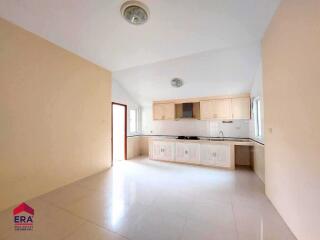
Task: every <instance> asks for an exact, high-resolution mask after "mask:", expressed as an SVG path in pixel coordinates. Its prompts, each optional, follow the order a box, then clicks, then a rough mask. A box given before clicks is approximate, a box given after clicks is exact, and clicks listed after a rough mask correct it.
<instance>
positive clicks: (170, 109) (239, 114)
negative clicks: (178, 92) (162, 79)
mask: <svg viewBox="0 0 320 240" xmlns="http://www.w3.org/2000/svg"><path fill="white" fill-rule="evenodd" d="M199 102H200V104H199ZM183 103H193V115H194V116H193V118H194V119H195V118H197V119H201V120H237V119H250V96H249V94H245V95H238V96H226V97H210V98H209V97H208V98H198V99H183V100H170V102H169V101H159V102H154V104H153V119H154V120H174V119H180V118H183V116H182V111H183V110H182V104H183ZM199 106H200V109H199ZM199 112H200V117H199Z"/></svg>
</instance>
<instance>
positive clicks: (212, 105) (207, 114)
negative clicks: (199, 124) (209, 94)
mask: <svg viewBox="0 0 320 240" xmlns="http://www.w3.org/2000/svg"><path fill="white" fill-rule="evenodd" d="M200 113H201V114H200V116H201V120H212V119H217V120H228V119H231V118H232V112H231V99H214V100H208V101H201V102H200Z"/></svg>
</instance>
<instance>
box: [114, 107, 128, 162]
mask: <svg viewBox="0 0 320 240" xmlns="http://www.w3.org/2000/svg"><path fill="white" fill-rule="evenodd" d="M126 159H127V106H126V105H124V104H120V103H112V163H113V164H115V163H117V162H121V161H123V160H126Z"/></svg>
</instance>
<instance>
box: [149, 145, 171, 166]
mask: <svg viewBox="0 0 320 240" xmlns="http://www.w3.org/2000/svg"><path fill="white" fill-rule="evenodd" d="M174 146H175V144H174V143H172V142H164V141H152V143H151V149H152V156H151V159H155V160H163V161H174V158H175V157H174V154H175V151H174V149H175V147H174Z"/></svg>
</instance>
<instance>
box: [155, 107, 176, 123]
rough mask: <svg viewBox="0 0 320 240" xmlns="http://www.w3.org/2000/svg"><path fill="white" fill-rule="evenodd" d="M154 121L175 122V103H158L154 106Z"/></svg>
mask: <svg viewBox="0 0 320 240" xmlns="http://www.w3.org/2000/svg"><path fill="white" fill-rule="evenodd" d="M153 119H154V120H174V119H175V107H174V103H156V104H153Z"/></svg>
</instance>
